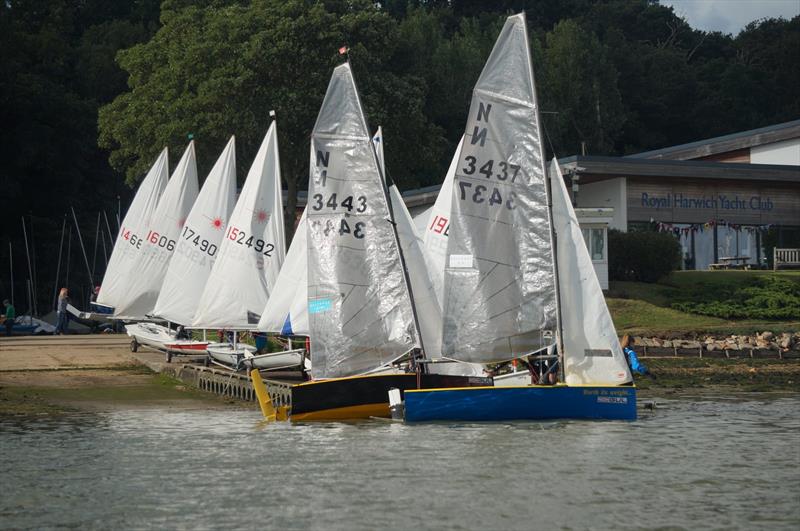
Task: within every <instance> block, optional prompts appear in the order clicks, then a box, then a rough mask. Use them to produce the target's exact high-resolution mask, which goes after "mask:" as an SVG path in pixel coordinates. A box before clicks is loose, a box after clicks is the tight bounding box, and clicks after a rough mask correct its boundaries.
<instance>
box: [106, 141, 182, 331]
mask: <svg viewBox="0 0 800 531" xmlns="http://www.w3.org/2000/svg"><path fill="white" fill-rule="evenodd" d="M168 172H169V160H168V154H167V148H164V149H163V150H162V151H161V154H160V155H159V156H158V158H157V159H156V161H155V163H154V164H153V166H152V167H151V168H150V171H148V172H147V175H146V176H145V178H144V179H143V180H142V183H141V184H140V185H139V189H138V190H137V191H136V195H135V196H134V197H133V201H132V202H131V206H130V207H129V208H128V212H127V213H126V214H125V217H124V218H123V220H122V224H121V225H120V229H119V234H118V236H117V240H116V243H115V244H114V249H113V250H112V252H111V258H110V259H109V261H108V266H107V267H106V272H105V275H104V276H103V282H102V284H101V285H100V292H99V293H98V295H97V303H96V305H97V307H100V308H103V309H104V312H107V313H113V316H114V318H116V319H141V318H144V313H139V312H138V308H136V307H135V306H134V307H131V305H130V303H131V301H132V300H133V299H134V298H135V297H132V293H131V286H132V285H133V284H134V283H133V282H132V278H133V275H134V273H135V270H134V266H135V264H136V262H137V261H138V259H139V256H140V255H141V254H142V253H143V252H144V251H143V248H144V247H145V237H146V233H147V229H148V225H149V224H150V220H151V218H152V217H153V213H154V212H155V210H156V208H157V206H158V201H159V199H160V198H161V196H162V194H163V193H164V190H165V188H166V187H167V179H168V177H169V173H168ZM122 310H125V311H122Z"/></svg>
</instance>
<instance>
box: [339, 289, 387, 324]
mask: <svg viewBox="0 0 800 531" xmlns="http://www.w3.org/2000/svg"><path fill="white" fill-rule="evenodd" d="M354 289H355V288H354ZM379 294H380V293H379V292H377V291H375V292H374V293H373V294H372V297H370V298H369V299H367V300H366V301H365V302H364V304H362V305H361V308H359V309H358V310H357V311H356V312H355V313H354V314H353V315H351V316H350V318H349V319H348V320H347V321H345V322H343V323H342V328H344V327H346V326H347V325H348V324H350V322H351V321H352V320H353V319H355V318H356V317H358V314H360V313H361V312H363V311H364V310H366V309H367V307H368V306H369V305H370V303H371V302H372V301H373V299H375V298H376V297H377V296H378V295H379ZM348 295H349V294H348ZM342 304H344V301H342ZM395 307H397V305H395ZM381 319H382V317H381Z"/></svg>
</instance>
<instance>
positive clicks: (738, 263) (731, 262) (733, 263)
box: [708, 256, 750, 271]
mask: <svg viewBox="0 0 800 531" xmlns="http://www.w3.org/2000/svg"><path fill="white" fill-rule="evenodd" d="M748 260H750V257H749V256H722V257H720V259H719V263H716V264H710V265H709V266H708V268H709V269H711V270H718V269H743V270H745V271H748V270H749V269H750V264H748V263H747V261H748Z"/></svg>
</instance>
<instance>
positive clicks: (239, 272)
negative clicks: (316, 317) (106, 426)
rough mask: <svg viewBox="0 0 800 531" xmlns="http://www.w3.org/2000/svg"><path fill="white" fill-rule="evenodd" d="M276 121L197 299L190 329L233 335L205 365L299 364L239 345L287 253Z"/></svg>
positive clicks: (297, 357) (298, 359)
mask: <svg viewBox="0 0 800 531" xmlns="http://www.w3.org/2000/svg"><path fill="white" fill-rule="evenodd" d="M278 154H279V150H278V132H277V125H276V122H275V121H274V120H273V121H272V122H271V123H270V126H269V129H268V130H267V133H266V135H265V136H264V140H263V141H262V143H261V146H260V148H259V150H258V152H257V153H256V157H255V159H254V160H253V164H252V165H251V166H250V170H249V171H248V174H247V179H246V180H245V183H244V186H243V187H242V192H241V194H240V195H239V199H238V201H237V202H236V206H235V207H234V209H233V212H232V213H231V216H230V219H229V220H228V224H227V228H226V230H225V236H224V237H223V239H222V242H221V244H220V249H219V253H218V255H217V259H216V261H215V262H214V265H213V267H212V268H211V272H210V274H209V276H208V280H207V281H206V284H205V287H204V289H203V292H202V295H201V297H200V300H199V303H198V306H197V311H196V312H195V315H194V320H193V323H192V326H193V327H195V328H218V329H223V330H229V331H232V332H233V338H232V339H233V340H232V341H231V342H230V343H220V344H216V345H211V346H209V348H208V361H209V362H210V363H214V364H216V365H221V366H223V367H226V368H229V369H234V370H239V369H241V368H243V367H244V366H245V365H244V362H245V361H248V364H249V365H250V366H253V367H258V368H263V369H277V368H286V367H290V366H298V365H300V364H302V353H298V352H292V353H287V354H284V353H274V354H257V352H256V348H255V347H253V346H252V345H248V344H246V343H242V342H240V341H238V339H239V332H240V331H250V330H254V329H255V328H256V326H257V324H258V322H259V321H260V319H261V313H262V311H263V309H264V307H265V306H266V304H267V301H268V299H269V297H270V294H271V292H272V291H273V288H274V287H275V283H276V279H277V278H278V276H279V272H280V270H281V266H282V265H283V262H284V257H285V255H286V250H285V247H286V238H285V235H284V221H283V201H282V197H281V184H280V183H281V173H280V160H279V156H278Z"/></svg>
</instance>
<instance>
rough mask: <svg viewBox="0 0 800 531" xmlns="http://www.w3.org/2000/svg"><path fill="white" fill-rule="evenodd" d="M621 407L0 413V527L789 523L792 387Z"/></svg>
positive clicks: (795, 475)
mask: <svg viewBox="0 0 800 531" xmlns="http://www.w3.org/2000/svg"><path fill="white" fill-rule="evenodd" d="M664 406H665V407H664V408H663V409H659V410H657V411H656V412H655V414H650V415H646V416H645V417H644V418H642V419H641V420H639V421H638V422H635V423H624V422H613V423H612V422H547V423H519V424H501V425H496V424H495V425H474V424H473V425H470V424H461V425H442V424H440V425H420V426H405V425H401V424H389V423H383V422H377V421H375V422H363V423H357V424H307V425H291V424H273V425H269V426H263V425H261V424H260V422H259V413H258V412H257V411H255V410H253V411H250V410H213V411H207V410H201V409H194V410H186V409H181V410H178V409H169V408H160V409H131V410H123V411H110V412H108V413H91V414H88V413H84V414H76V415H72V416H68V417H63V418H59V419H55V420H54V419H38V420H37V419H14V420H9V419H6V420H0V450H2V451H0V492H1V493H2V495H0V527H2V528H37V529H40V528H48V527H57V526H60V527H70V528H81V529H84V528H119V527H122V528H158V529H164V528H182V529H194V528H222V527H224V528H234V527H243V528H256V527H258V528H274V529H295V528H302V529H319V530H329V529H342V530H350V529H380V528H392V529H412V528H416V529H422V528H437V529H557V528H565V529H567V528H573V529H588V528H591V529H612V528H614V529H634V528H691V529H697V528H718V529H737V528H738V529H797V528H798V526H800V469H799V468H798V467H799V466H800V396H797V395H794V396H789V397H779V398H774V397H773V398H763V399H762V398H754V397H752V396H742V397H722V396H720V397H713V398H709V397H705V398H693V397H684V398H682V399H680V400H671V401H667V402H664Z"/></svg>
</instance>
